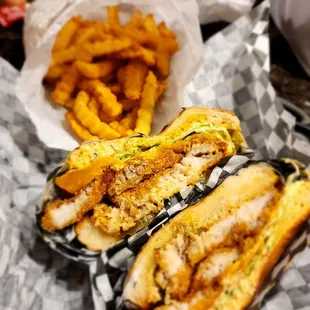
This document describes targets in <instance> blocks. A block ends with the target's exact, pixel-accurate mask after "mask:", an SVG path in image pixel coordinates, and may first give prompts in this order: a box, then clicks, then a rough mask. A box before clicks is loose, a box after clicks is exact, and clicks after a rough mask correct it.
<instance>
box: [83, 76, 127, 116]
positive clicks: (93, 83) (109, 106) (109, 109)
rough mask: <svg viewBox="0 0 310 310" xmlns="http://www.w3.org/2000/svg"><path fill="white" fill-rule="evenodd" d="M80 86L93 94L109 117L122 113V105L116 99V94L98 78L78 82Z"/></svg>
mask: <svg viewBox="0 0 310 310" xmlns="http://www.w3.org/2000/svg"><path fill="white" fill-rule="evenodd" d="M80 87H81V89H83V90H87V91H89V92H91V93H93V94H94V95H95V97H96V98H97V100H98V101H99V102H100V103H101V110H103V111H104V112H105V113H106V114H107V115H108V116H109V117H113V116H117V115H119V114H121V113H122V105H121V104H120V103H119V102H118V101H117V99H116V96H115V95H114V94H113V93H112V92H111V90H110V89H109V88H108V87H106V86H105V85H104V84H103V83H102V82H100V81H99V80H88V81H87V80H84V81H82V83H80Z"/></svg>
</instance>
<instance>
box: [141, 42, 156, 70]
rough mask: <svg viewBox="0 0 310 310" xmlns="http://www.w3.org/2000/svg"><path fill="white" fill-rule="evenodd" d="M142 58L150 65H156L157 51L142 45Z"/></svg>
mask: <svg viewBox="0 0 310 310" xmlns="http://www.w3.org/2000/svg"><path fill="white" fill-rule="evenodd" d="M140 59H141V60H142V61H143V62H145V63H146V64H147V65H148V66H150V67H151V66H154V65H155V62H156V53H155V52H154V51H152V50H150V49H148V48H145V47H142V46H141V56H140Z"/></svg>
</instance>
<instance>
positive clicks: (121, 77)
mask: <svg viewBox="0 0 310 310" xmlns="http://www.w3.org/2000/svg"><path fill="white" fill-rule="evenodd" d="M125 75H126V67H125V66H122V67H119V68H118V69H117V73H116V78H117V81H118V83H119V84H120V85H124V83H125Z"/></svg>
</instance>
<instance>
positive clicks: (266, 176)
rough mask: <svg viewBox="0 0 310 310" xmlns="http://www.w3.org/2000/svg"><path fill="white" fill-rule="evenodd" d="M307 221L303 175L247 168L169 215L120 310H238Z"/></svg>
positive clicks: (309, 193)
mask: <svg viewBox="0 0 310 310" xmlns="http://www.w3.org/2000/svg"><path fill="white" fill-rule="evenodd" d="M309 216H310V173H309V171H307V170H306V169H305V167H304V166H303V165H301V164H300V163H298V162H296V161H294V160H288V159H286V160H280V161H279V160H274V161H268V163H265V162H259V163H253V164H251V165H249V166H248V167H245V168H242V169H241V170H239V171H238V173H237V174H236V175H232V176H229V177H227V178H226V179H225V180H224V182H223V183H221V184H220V185H219V186H218V187H217V188H216V189H215V190H213V191H212V192H211V194H210V195H208V196H206V197H205V198H204V199H202V200H200V201H199V202H198V203H197V204H195V205H192V206H190V207H188V208H187V209H185V210H183V211H181V212H180V213H179V214H178V215H176V216H175V217H174V218H173V219H172V220H170V222H169V223H168V224H166V225H165V226H163V227H162V228H161V229H160V230H159V231H158V232H156V233H155V234H154V235H153V236H152V237H151V238H150V239H149V240H148V242H147V243H146V244H145V246H144V247H143V249H142V250H141V251H140V253H139V254H138V256H137V257H136V259H135V261H134V264H133V266H132V269H131V271H130V272H129V274H128V277H127V280H126V282H125V285H124V291H123V301H124V303H125V304H126V308H127V309H139V310H146V309H156V310H207V309H213V310H240V309H246V307H247V306H248V305H249V304H250V303H251V301H252V300H253V298H254V296H255V294H256V293H257V292H258V290H259V289H260V287H261V286H262V284H263V282H264V280H265V279H266V278H267V276H268V274H269V273H270V271H271V269H272V268H273V267H274V266H275V264H276V263H277V261H278V259H279V258H280V256H281V255H282V253H283V252H284V250H285V248H286V247H287V246H288V244H289V242H290V241H291V240H292V239H293V238H294V236H295V235H296V233H297V231H298V228H299V227H300V226H301V225H302V224H303V223H304V222H305V221H307V219H308V218H309Z"/></svg>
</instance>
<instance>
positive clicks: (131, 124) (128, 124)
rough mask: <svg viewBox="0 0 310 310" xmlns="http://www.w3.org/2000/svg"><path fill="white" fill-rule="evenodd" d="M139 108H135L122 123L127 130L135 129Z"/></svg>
mask: <svg viewBox="0 0 310 310" xmlns="http://www.w3.org/2000/svg"><path fill="white" fill-rule="evenodd" d="M138 109H139V108H134V109H133V110H132V111H131V112H129V113H128V114H127V115H126V116H125V117H124V118H123V119H122V120H121V121H120V124H121V125H122V126H124V127H125V128H126V129H134V128H135V125H136V120H137V112H138Z"/></svg>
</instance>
